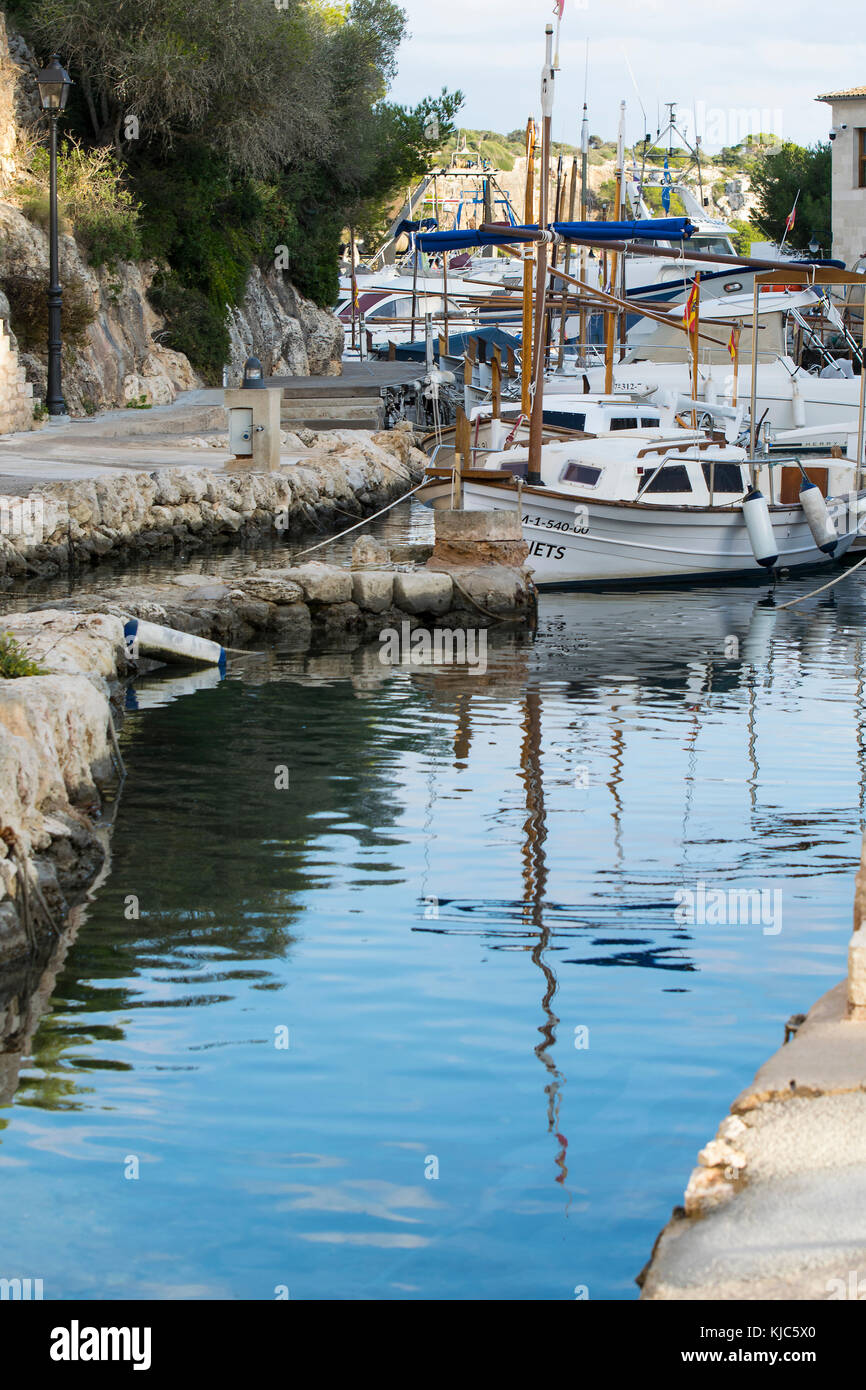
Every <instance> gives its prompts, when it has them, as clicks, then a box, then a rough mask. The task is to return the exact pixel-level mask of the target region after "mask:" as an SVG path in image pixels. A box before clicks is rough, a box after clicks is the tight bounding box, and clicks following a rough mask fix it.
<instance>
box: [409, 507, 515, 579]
mask: <svg viewBox="0 0 866 1390" xmlns="http://www.w3.org/2000/svg"><path fill="white" fill-rule="evenodd" d="M433 516H434V524H435V529H436V541H435V544H434V547H433V554H432V556H431V558H430V560H429V561H428V562H427V563H428V565H429V566H430V568H431V569H439V568H441V567H443V566H452V565H458V566H472V567H474V566H478V565H513V566H522V565H523V562H524V560H525V559H526V557H527V556H528V554H529V547H528V546H527V545H526V542H525V541H524V539H523V527H522V525H521V519H520V513H519V512H518V510H517V508H516V506H513V507H509V509H508V511H501V512H498V511H497V512H494V511H490V512H487V511H485V512H466V511H460V512H457V511H454V512H452V511H435V512H434V513H433Z"/></svg>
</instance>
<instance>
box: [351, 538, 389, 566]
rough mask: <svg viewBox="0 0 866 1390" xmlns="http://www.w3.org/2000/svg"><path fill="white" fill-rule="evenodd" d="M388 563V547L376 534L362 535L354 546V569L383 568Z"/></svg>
mask: <svg viewBox="0 0 866 1390" xmlns="http://www.w3.org/2000/svg"><path fill="white" fill-rule="evenodd" d="M387 563H388V547H387V546H385V545H383V544H382V542H381V541H377V540H376V538H375V536H360V537H359V538H358V540H356V541H355V544H354V545H353V546H352V569H354V570H359V569H365V568H368V567H369V568H372V569H381V568H382V566H383V565H387Z"/></svg>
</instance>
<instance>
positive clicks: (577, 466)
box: [559, 463, 601, 487]
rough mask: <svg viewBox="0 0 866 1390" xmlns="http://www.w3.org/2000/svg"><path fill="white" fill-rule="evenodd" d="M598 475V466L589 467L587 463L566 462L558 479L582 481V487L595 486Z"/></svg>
mask: <svg viewBox="0 0 866 1390" xmlns="http://www.w3.org/2000/svg"><path fill="white" fill-rule="evenodd" d="M600 477H601V469H600V468H591V467H590V465H589V464H588V463H567V464H566V465H565V467H564V468H563V470H562V472H561V473H560V475H559V480H560V482H562V483H582V484H583V486H584V487H595V485H596V483H597V482H598V480H599V478H600Z"/></svg>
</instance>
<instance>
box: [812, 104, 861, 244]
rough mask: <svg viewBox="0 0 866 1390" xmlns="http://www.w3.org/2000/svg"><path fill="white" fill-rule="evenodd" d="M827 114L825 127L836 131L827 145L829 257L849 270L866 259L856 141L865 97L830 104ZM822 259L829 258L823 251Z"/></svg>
mask: <svg viewBox="0 0 866 1390" xmlns="http://www.w3.org/2000/svg"><path fill="white" fill-rule="evenodd" d="M822 100H823V98H822ZM830 112H831V113H832V114H830V113H828V119H829V124H830V125H832V126H835V127H836V138H835V140H834V141H833V142H832V145H831V150H832V162H833V175H832V189H833V192H832V200H833V201H832V221H833V255H834V256H835V257H836V258H837V259H838V260H840V261H844V262H845V265H846V266H847V267H848V268H849V269H851V268H853V267H854V266H856V265H857V263H858V261H861V260H862V259H863V258H864V257H866V188H861V187H860V170H859V163H858V158H859V146H858V138H857V137H858V133H859V131H860V129H861V128H863V127H864V126H866V97H863V98H862V99H858V100H851V101H839V102H833V103H831V105H830ZM843 124H844V125H845V126H846V127H847V128H846V129H845V130H843V129H842V126H843ZM824 255H825V256H826V255H829V250H828V249H827V248H826V247H825V248H824Z"/></svg>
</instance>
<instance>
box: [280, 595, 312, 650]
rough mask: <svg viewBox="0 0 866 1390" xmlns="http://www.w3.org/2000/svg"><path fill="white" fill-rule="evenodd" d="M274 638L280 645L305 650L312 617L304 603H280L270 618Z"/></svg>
mask: <svg viewBox="0 0 866 1390" xmlns="http://www.w3.org/2000/svg"><path fill="white" fill-rule="evenodd" d="M271 622H272V626H273V628H274V634H275V637H274V640H275V641H276V643H277V645H278V646H280V647H284V648H288V649H290V650H292V651H306V650H307V648H308V647H309V645H310V639H311V635H312V619H311V617H310V610H309V608H308V607H307V605H306V604H305V603H289V604H280V605H279V606H278V607H277V608H276V609H275V610H274V614H273V617H272V619H271Z"/></svg>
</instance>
